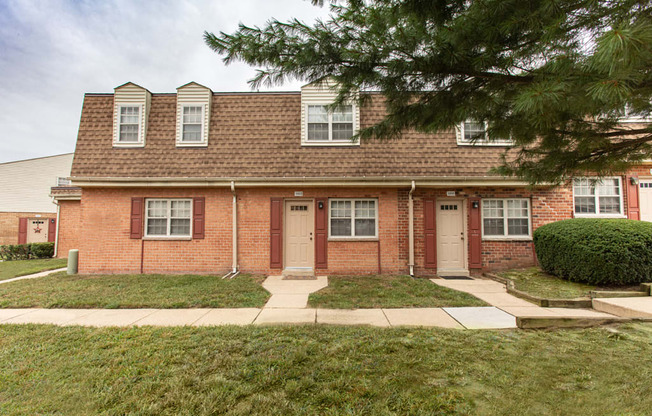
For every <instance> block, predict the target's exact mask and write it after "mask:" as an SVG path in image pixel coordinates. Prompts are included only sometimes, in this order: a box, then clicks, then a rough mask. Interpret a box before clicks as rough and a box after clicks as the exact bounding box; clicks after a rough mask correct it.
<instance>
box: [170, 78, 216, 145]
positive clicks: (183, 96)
mask: <svg viewBox="0 0 652 416" xmlns="http://www.w3.org/2000/svg"><path fill="white" fill-rule="evenodd" d="M212 101H213V92H212V91H211V90H210V89H209V88H206V87H204V86H203V85H199V84H197V83H196V82H190V83H188V84H186V85H182V86H181V87H179V88H177V146H184V147H185V146H195V147H196V146H207V145H208V128H209V126H210V118H211V117H210V116H211V102H212ZM184 105H195V106H200V105H201V106H203V107H204V125H203V126H202V132H203V134H202V141H201V142H196V143H194V142H193V143H188V142H183V141H181V132H182V115H183V106H184Z"/></svg>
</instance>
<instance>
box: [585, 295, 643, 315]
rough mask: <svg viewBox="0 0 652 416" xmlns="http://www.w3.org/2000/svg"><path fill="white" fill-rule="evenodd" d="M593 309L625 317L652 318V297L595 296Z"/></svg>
mask: <svg viewBox="0 0 652 416" xmlns="http://www.w3.org/2000/svg"><path fill="white" fill-rule="evenodd" d="M593 309H595V310H596V311H600V312H606V313H610V314H612V315H616V316H622V317H625V318H652V297H650V296H645V297H630V298H594V299H593Z"/></svg>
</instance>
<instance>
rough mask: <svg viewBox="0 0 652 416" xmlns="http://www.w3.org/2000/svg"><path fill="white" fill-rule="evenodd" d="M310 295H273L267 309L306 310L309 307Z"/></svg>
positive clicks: (266, 305)
mask: <svg viewBox="0 0 652 416" xmlns="http://www.w3.org/2000/svg"><path fill="white" fill-rule="evenodd" d="M308 296H309V295H308V294H307V293H299V294H287V293H278V294H275V295H272V296H271V297H270V298H269V300H268V301H267V303H266V304H265V306H264V307H265V308H306V307H307V306H308Z"/></svg>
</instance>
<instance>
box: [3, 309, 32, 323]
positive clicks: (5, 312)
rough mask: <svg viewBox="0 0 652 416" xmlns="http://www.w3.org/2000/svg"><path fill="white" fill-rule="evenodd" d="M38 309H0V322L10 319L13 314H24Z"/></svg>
mask: <svg viewBox="0 0 652 416" xmlns="http://www.w3.org/2000/svg"><path fill="white" fill-rule="evenodd" d="M38 310H39V309H0V322H4V321H6V320H7V319H11V318H13V317H15V316H20V315H25V314H28V313H31V312H34V311H38Z"/></svg>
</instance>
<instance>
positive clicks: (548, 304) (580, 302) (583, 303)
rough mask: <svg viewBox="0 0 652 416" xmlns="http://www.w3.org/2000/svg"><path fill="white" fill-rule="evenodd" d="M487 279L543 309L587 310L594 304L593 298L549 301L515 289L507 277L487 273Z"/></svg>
mask: <svg viewBox="0 0 652 416" xmlns="http://www.w3.org/2000/svg"><path fill="white" fill-rule="evenodd" d="M484 275H485V277H488V278H489V279H491V280H495V281H497V282H500V283H502V284H504V285H505V287H506V289H507V293H509V294H510V295H514V296H516V297H518V298H521V299H525V300H527V301H528V302H532V303H534V304H536V305H538V306H541V307H543V308H568V309H585V308H591V307H592V305H593V303H592V300H591V298H575V299H549V298H542V297H539V296H534V295H530V294H529V293H526V292H522V291H520V290H518V289H516V288H515V287H514V282H513V281H512V280H510V279H507V278H505V277H501V276H498V275H495V274H493V273H485V274H484Z"/></svg>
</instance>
